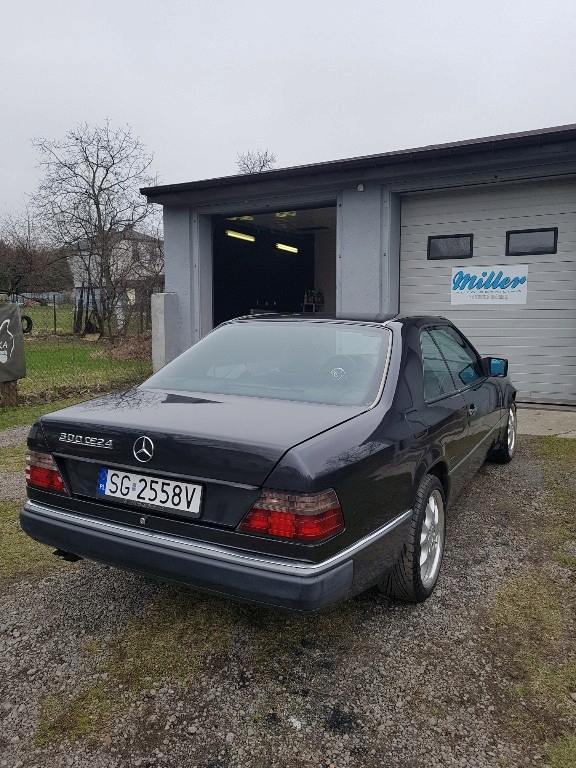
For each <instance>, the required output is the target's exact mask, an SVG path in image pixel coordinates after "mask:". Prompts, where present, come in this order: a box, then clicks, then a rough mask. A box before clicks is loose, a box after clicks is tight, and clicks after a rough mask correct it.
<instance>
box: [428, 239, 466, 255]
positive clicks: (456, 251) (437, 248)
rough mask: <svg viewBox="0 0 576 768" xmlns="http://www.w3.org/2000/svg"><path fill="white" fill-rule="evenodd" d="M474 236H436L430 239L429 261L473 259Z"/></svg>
mask: <svg viewBox="0 0 576 768" xmlns="http://www.w3.org/2000/svg"><path fill="white" fill-rule="evenodd" d="M473 240H474V235H434V236H432V237H429V238H428V259H429V260H436V259H471V258H472V243H473Z"/></svg>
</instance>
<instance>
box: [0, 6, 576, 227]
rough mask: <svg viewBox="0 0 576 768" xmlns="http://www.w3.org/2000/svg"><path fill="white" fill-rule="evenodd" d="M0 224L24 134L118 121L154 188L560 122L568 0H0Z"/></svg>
mask: <svg viewBox="0 0 576 768" xmlns="http://www.w3.org/2000/svg"><path fill="white" fill-rule="evenodd" d="M0 8H1V16H0V86H1V87H0V93H1V96H2V102H1V103H2V119H1V120H0V157H1V163H0V219H1V218H3V216H4V214H5V213H6V211H7V210H14V209H15V208H16V207H17V206H18V205H19V204H21V203H22V202H23V201H24V200H25V197H26V193H31V192H33V191H34V189H35V187H36V186H37V184H38V180H39V171H38V169H37V167H36V166H37V162H38V157H37V154H36V152H35V150H34V149H33V148H32V146H31V139H32V138H33V137H46V138H50V139H59V138H62V137H63V136H64V134H65V133H66V131H67V130H69V129H71V128H73V127H75V126H76V125H78V124H79V123H81V122H88V123H90V124H93V125H101V124H103V123H104V121H105V120H106V118H109V119H110V122H111V124H112V125H113V126H121V125H125V124H129V125H130V126H131V127H132V129H133V132H134V133H135V134H136V135H137V136H139V137H140V139H141V141H142V142H143V143H144V144H145V145H146V147H147V148H148V149H149V150H150V151H152V152H153V153H154V155H155V160H154V167H153V170H154V171H155V172H156V173H158V174H159V177H160V180H161V181H162V183H166V184H168V183H176V182H181V181H192V180H196V179H201V178H210V177H215V176H223V175H228V174H232V173H235V172H236V165H235V160H236V153H237V152H238V151H241V152H243V151H246V150H248V149H255V148H257V147H260V148H266V149H269V150H271V151H273V152H274V153H275V154H276V155H277V158H278V163H277V166H278V167H283V166H291V165H300V164H303V163H312V162H319V161H322V160H334V159H338V158H346V157H354V156H358V155H365V154H371V153H377V152H386V151H388V150H393V149H407V148H410V147H418V146H424V145H427V144H436V143H443V142H448V141H458V140H461V139H471V138H476V137H480V136H487V135H494V134H501V133H509V132H513V131H524V130H531V129H536V128H545V127H551V126H556V125H564V124H568V123H576V90H575V86H576V2H574V0H546V2H542V0H538V1H535V0H481V2H475V3H469V2H464V1H463V0H396V1H395V2H391V0H380V1H379V2H376V1H374V0H290V1H289V2H288V1H287V0H285V1H283V2H280V1H279V0H164V2H163V3H161V2H151V1H150V0H97V1H96V0H80V2H79V1H78V0H74V2H73V1H72V0H50V2H47V0H0Z"/></svg>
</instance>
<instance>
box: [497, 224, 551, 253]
mask: <svg viewBox="0 0 576 768" xmlns="http://www.w3.org/2000/svg"><path fill="white" fill-rule="evenodd" d="M557 247H558V227H550V228H549V229H517V230H514V231H511V232H506V256H538V255H540V254H544V253H556V251H557Z"/></svg>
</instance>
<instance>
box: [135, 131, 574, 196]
mask: <svg viewBox="0 0 576 768" xmlns="http://www.w3.org/2000/svg"><path fill="white" fill-rule="evenodd" d="M561 159H565V160H570V161H574V160H576V125H564V126H558V127H555V128H546V129H542V130H536V131H524V132H522V133H510V134H504V135H500V136H488V137H484V138H480V139H469V140H467V141H458V142H451V143H448V144H436V145H430V146H426V147H418V148H416V149H402V150H396V151H394V152H385V153H383V154H379V155H366V156H364V157H353V158H350V159H347V160H331V161H329V162H323V163H312V164H310V165H299V166H294V167H291V168H279V169H273V170H269V171H262V172H260V173H251V174H236V175H234V176H224V177H220V178H214V179H204V180H200V181H191V182H185V183H182V184H163V185H160V186H155V187H144V188H142V189H141V190H140V192H141V193H142V194H144V195H146V196H147V197H148V201H149V202H151V203H160V204H163V205H185V204H194V203H204V204H205V203H207V202H216V201H218V200H224V199H227V198H230V197H237V196H238V195H245V196H246V197H251V196H253V195H262V194H274V193H275V192H279V191H286V189H300V188H306V189H310V187H323V188H326V189H329V188H334V189H336V188H338V187H341V186H342V185H343V184H345V183H347V182H349V181H353V180H357V179H358V178H359V177H361V178H362V179H363V180H369V179H371V178H379V179H384V180H386V179H397V178H409V177H412V176H416V175H421V174H422V173H426V174H430V173H446V172H452V173H453V172H457V171H471V170H474V169H478V168H482V169H486V168H488V167H490V166H495V167H509V166H512V165H518V164H522V163H532V162H534V161H535V160H536V161H543V162H549V163H551V162H558V161H559V160H561Z"/></svg>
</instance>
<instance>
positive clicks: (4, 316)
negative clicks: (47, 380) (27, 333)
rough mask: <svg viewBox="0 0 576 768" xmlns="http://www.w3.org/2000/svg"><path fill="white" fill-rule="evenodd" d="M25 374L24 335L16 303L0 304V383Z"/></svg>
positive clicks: (19, 377) (20, 377)
mask: <svg viewBox="0 0 576 768" xmlns="http://www.w3.org/2000/svg"><path fill="white" fill-rule="evenodd" d="M25 376H26V359H25V357H24V336H23V334H22V322H21V320H20V308H19V307H18V304H0V383H3V382H6V381H15V380H16V379H23V378H24V377H25Z"/></svg>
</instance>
